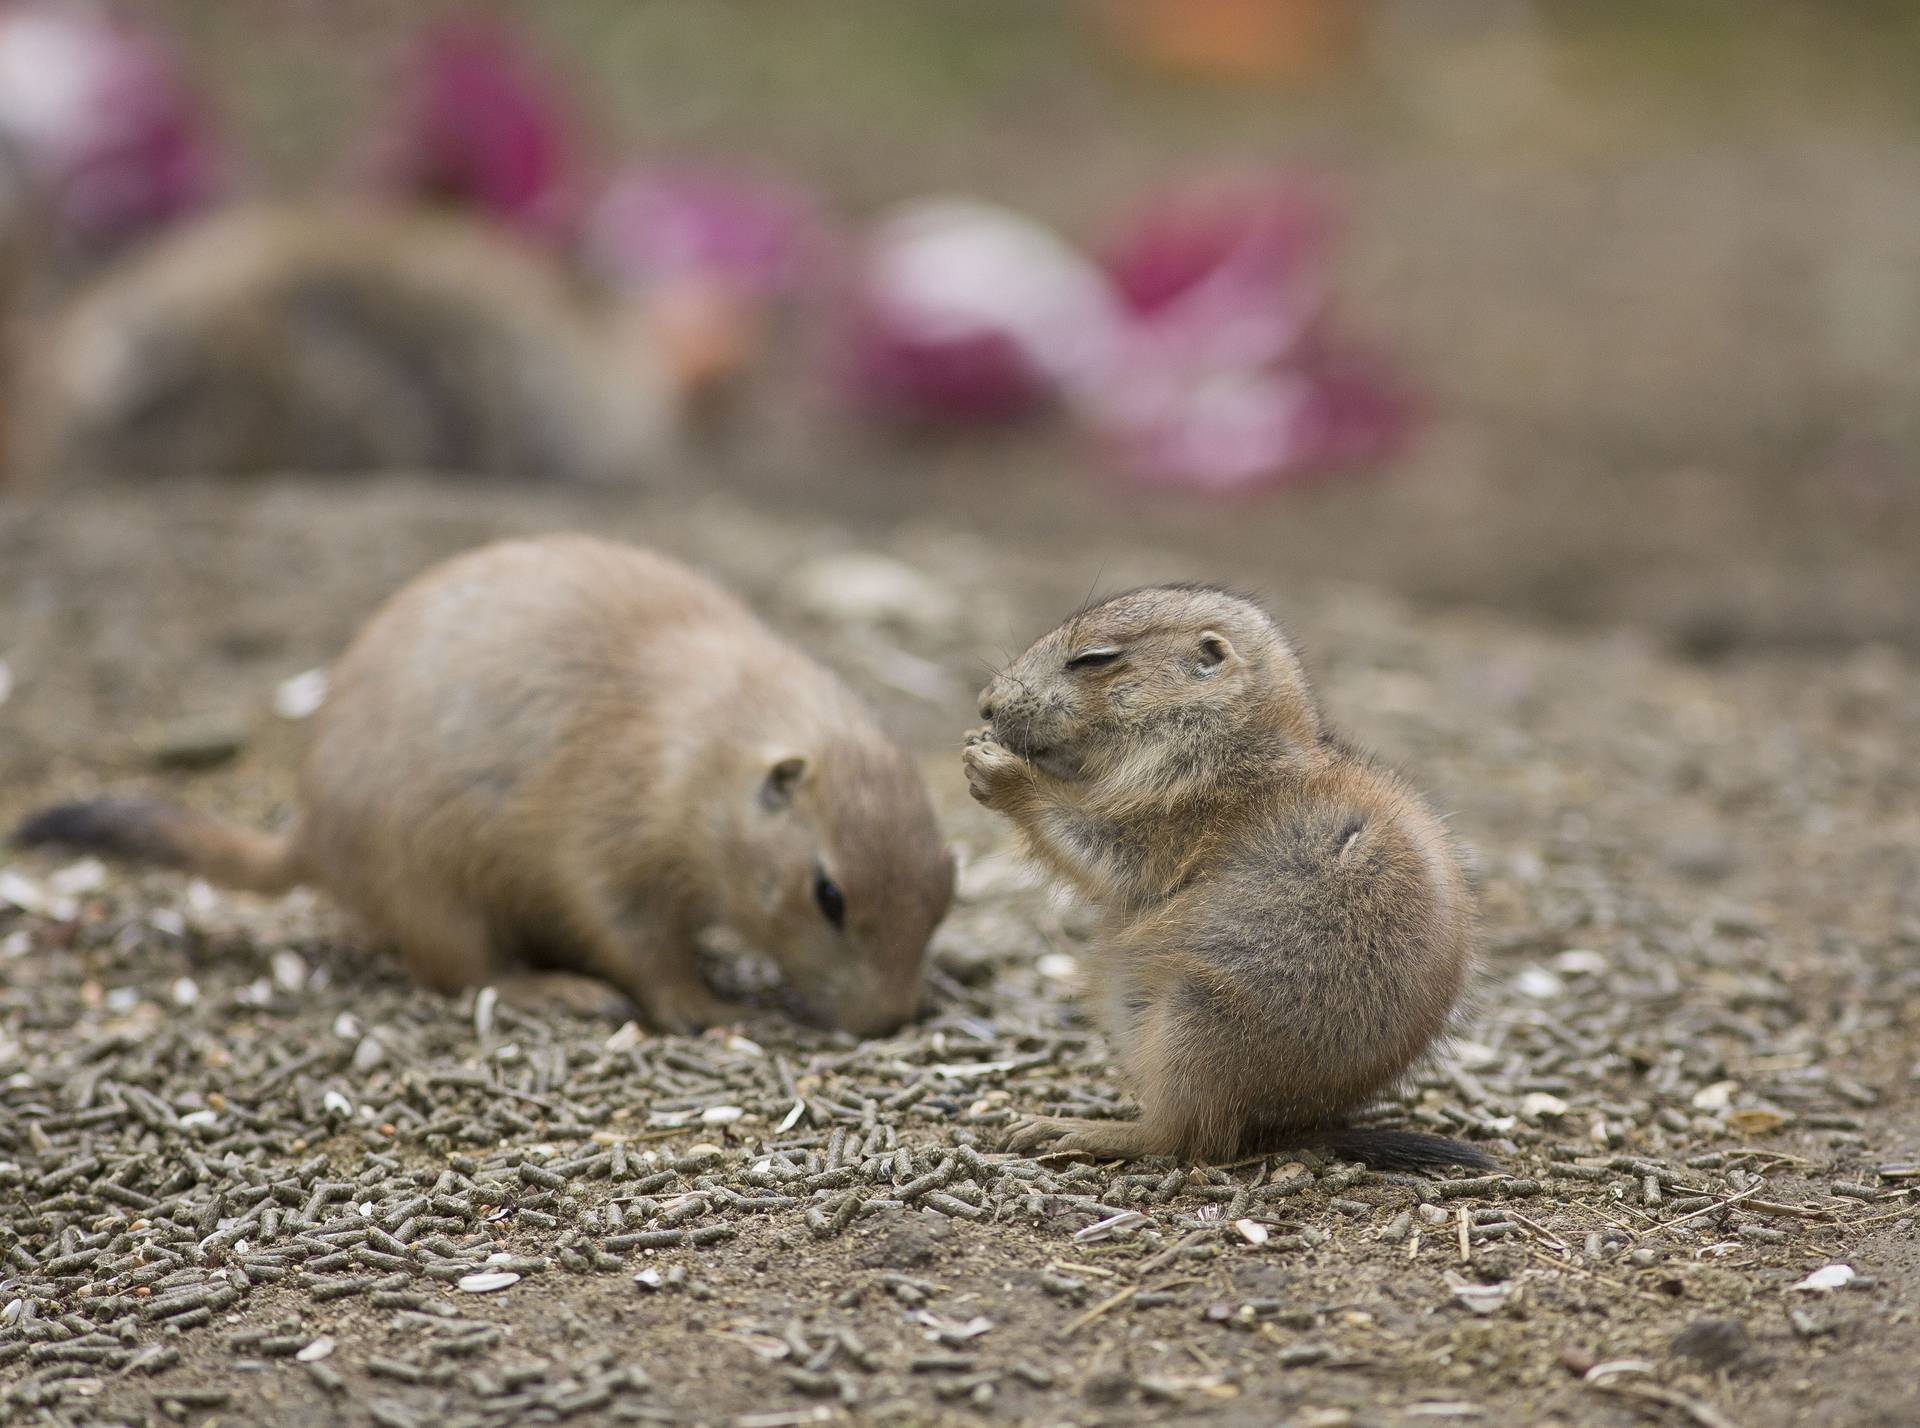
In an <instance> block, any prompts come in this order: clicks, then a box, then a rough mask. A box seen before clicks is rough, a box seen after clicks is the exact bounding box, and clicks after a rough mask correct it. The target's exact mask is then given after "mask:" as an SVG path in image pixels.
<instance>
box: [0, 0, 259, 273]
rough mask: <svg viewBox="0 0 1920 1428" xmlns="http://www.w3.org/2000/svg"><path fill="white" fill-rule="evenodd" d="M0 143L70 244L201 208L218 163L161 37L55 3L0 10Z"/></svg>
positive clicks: (108, 239)
mask: <svg viewBox="0 0 1920 1428" xmlns="http://www.w3.org/2000/svg"><path fill="white" fill-rule="evenodd" d="M0 140H4V141H5V142H7V143H8V144H10V145H12V146H13V147H15V148H17V149H18V151H19V152H20V153H21V154H22V155H23V157H24V160H25V164H26V167H27V169H28V171H29V172H30V173H31V175H32V176H33V182H34V183H35V185H36V187H37V188H39V189H40V190H41V191H42V192H43V193H44V195H45V201H46V203H47V206H48V209H49V211H50V213H51V214H52V218H53V225H54V232H55V237H56V239H57V240H58V241H59V242H61V243H62V244H63V245H66V246H71V247H78V248H92V249H98V248H103V247H111V246H114V245H116V244H118V243H120V242H123V241H126V240H128V239H130V238H133V237H136V236H138V235H140V234H143V233H145V232H148V231H150V230H152V229H154V228H157V227H159V226H161V225H163V224H165V223H167V222H169V221H171V220H173V219H175V218H178V217H180V216H181V215H183V214H186V213H191V212H193V211H195V210H198V209H200V208H203V207H205V206H206V205H207V204H208V203H210V202H211V201H212V200H213V199H214V198H215V197H216V195H217V194H218V192H219V190H220V188H221V185H222V178H223V174H224V169H225V160H224V155H223V153H222V150H221V147H220V145H219V144H218V142H217V141H216V140H215V139H214V136H213V134H212V131H211V129H210V128H209V127H208V125H207V123H206V121H205V120H204V118H203V117H202V114H201V111H200V106H199V104H198V102H197V101H196V100H195V98H194V97H193V95H192V94H191V93H190V92H189V91H188V88H187V85H186V82H185V79H184V78H183V77H182V75H181V74H180V72H179V68H178V66H177V64H176V63H175V61H174V58H173V55H172V53H171V52H170V51H169V50H168V48H167V47H166V45H165V44H164V43H162V42H161V40H160V39H159V38H158V37H157V36H154V35H152V34H149V33H147V32H145V31H141V30H137V29H134V28H133V27H131V26H128V25H123V24H119V23H116V22H112V21H109V20H106V19H104V18H100V17H98V16H96V15H94V14H92V13H91V12H90V11H85V10H79V9H74V8H67V7H63V6H55V5H46V4H16V5H8V6H5V7H0Z"/></svg>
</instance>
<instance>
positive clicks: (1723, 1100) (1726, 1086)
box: [1693, 1081, 1740, 1111]
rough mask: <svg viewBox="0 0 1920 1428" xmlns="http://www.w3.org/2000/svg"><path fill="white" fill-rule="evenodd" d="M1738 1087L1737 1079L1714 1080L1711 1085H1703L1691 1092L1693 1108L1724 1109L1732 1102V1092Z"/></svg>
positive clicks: (1701, 1109) (1706, 1109) (1703, 1109)
mask: <svg viewBox="0 0 1920 1428" xmlns="http://www.w3.org/2000/svg"><path fill="white" fill-rule="evenodd" d="M1739 1089H1740V1083H1739V1082H1738V1081H1715V1082H1714V1083H1713V1084H1712V1085H1711V1086H1703V1087H1701V1088H1700V1089H1699V1090H1698V1091H1696V1092H1694V1094H1693V1108H1694V1109H1695V1110H1696V1111H1724V1110H1725V1109H1726V1108H1727V1107H1728V1106H1730V1105H1732V1104H1733V1093H1734V1092H1735V1091H1738V1090H1739Z"/></svg>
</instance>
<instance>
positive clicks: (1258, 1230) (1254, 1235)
mask: <svg viewBox="0 0 1920 1428" xmlns="http://www.w3.org/2000/svg"><path fill="white" fill-rule="evenodd" d="M1233 1227H1234V1229H1235V1230H1237V1231H1238V1232H1239V1234H1240V1238H1241V1239H1243V1240H1245V1241H1246V1242H1247V1243H1248V1244H1250V1245H1263V1244H1265V1243H1266V1242H1267V1227H1266V1226H1265V1225H1263V1224H1261V1223H1260V1222H1259V1221H1258V1220H1235V1221H1234V1222H1233Z"/></svg>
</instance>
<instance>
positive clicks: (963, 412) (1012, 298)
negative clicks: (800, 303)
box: [850, 199, 1119, 422]
mask: <svg viewBox="0 0 1920 1428" xmlns="http://www.w3.org/2000/svg"><path fill="white" fill-rule="evenodd" d="M1118 320H1119V313H1118V310H1117V305H1116V303H1115V300H1114V296H1113V292H1112V288H1111V286H1110V285H1109V284H1108V282H1107V281H1106V278H1105V276H1104V274H1102V273H1101V272H1100V270H1099V269H1098V267H1096V266H1095V265H1094V264H1093V263H1091V262H1090V261H1089V260H1087V259H1086V258H1085V257H1083V256H1082V255H1081V254H1079V253H1077V252H1075V251H1074V250H1073V249H1072V248H1071V247H1069V246H1068V245H1067V244H1066V243H1064V242H1063V241H1061V240H1060V239H1059V238H1058V237H1056V236H1055V235H1054V234H1052V233H1051V232H1049V231H1048V230H1046V229H1045V228H1042V227H1040V226H1039V225H1038V224H1035V223H1033V222H1031V221H1029V220H1027V219H1025V218H1022V217H1020V216H1019V215H1017V214H1014V213H1011V212H1008V211H1007V210H1005V209H1001V208H996V207H993V206H991V205H988V204H984V203H976V202H971V201H967V200H960V199H934V200H927V201H923V202H920V203H916V204H912V205H909V206H908V207H906V208H903V209H901V210H898V211H897V212H895V213H894V214H893V215H892V216H890V217H889V218H887V219H886V220H885V221H883V222H882V223H881V225H880V226H879V228H878V229H877V230H876V231H875V233H874V235H873V237H872V239H871V241H870V242H869V243H868V245H867V247H866V250H865V252H864V255H863V258H862V262H861V267H860V271H859V274H858V290H857V293H856V296H855V300H854V311H853V316H852V320H851V333H850V336H851V340H852V345H853V378H854V381H855V383H856V384H857V387H858V389H859V393H860V395H861V396H862V397H864V398H865V399H866V400H867V401H868V402H870V403H872V404H874V405H875V406H878V407H880V408H883V409H887V410H890V411H892V412H893V413H895V414H897V415H902V416H909V417H916V418H923V419H936V420H951V421H962V422H967V421H988V420H997V419H1004V418H1006V417H1010V416H1014V415H1017V414H1020V413H1022V412H1025V411H1028V410H1030V409H1033V408H1035V407H1037V406H1039V405H1041V404H1043V403H1045V402H1047V401H1049V400H1052V399H1053V398H1054V397H1055V396H1056V395H1058V393H1059V392H1060V391H1061V390H1062V389H1063V388H1068V387H1074V386H1078V385H1081V384H1083V383H1086V382H1089V381H1091V380H1092V378H1093V376H1094V374H1095V373H1097V372H1098V371H1099V370H1100V369H1102V368H1103V367H1104V366H1105V365H1106V363H1107V362H1108V361H1109V359H1110V354H1111V351H1112V345H1113V340H1114V335H1115V332H1116V329H1117V324H1118Z"/></svg>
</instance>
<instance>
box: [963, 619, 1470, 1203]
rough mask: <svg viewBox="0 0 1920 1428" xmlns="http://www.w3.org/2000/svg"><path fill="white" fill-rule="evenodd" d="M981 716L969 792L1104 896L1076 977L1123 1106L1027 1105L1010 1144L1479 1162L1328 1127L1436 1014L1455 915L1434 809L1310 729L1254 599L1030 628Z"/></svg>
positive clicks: (1094, 895) (1291, 666)
mask: <svg viewBox="0 0 1920 1428" xmlns="http://www.w3.org/2000/svg"><path fill="white" fill-rule="evenodd" d="M980 713H981V715H982V716H983V717H984V718H986V719H987V720H988V721H989V722H988V724H987V726H986V727H985V728H983V729H978V730H976V731H974V732H973V733H971V734H969V735H968V736H967V741H966V746H965V750H964V753H963V758H964V761H965V765H966V774H967V781H968V784H969V786H970V788H971V790H972V793H973V796H974V797H975V798H976V799H978V800H979V801H980V802H981V803H983V804H985V805H986V806H987V807H989V808H992V809H995V810H996V811H998V812H1000V813H1004V814H1005V815H1006V816H1007V817H1008V818H1010V819H1012V820H1013V822H1014V824H1015V825H1016V826H1017V827H1018V828H1019V830H1020V832H1021V834H1022V836H1023V838H1024V840H1025V842H1026V845H1027V847H1028V849H1029V850H1030V852H1031V853H1032V855H1033V856H1034V857H1035V858H1036V859H1037V860H1038V861H1039V862H1040V863H1041V864H1042V865H1043V866H1044V867H1045V868H1046V869H1047V870H1048V871H1049V872H1050V873H1051V874H1053V875H1054V876H1055V877H1057V878H1059V879H1060V880H1061V881H1063V882H1064V883H1066V884H1067V885H1068V886H1069V887H1071V888H1073V889H1074V890H1076V891H1077V892H1079V893H1080V894H1081V895H1082V896H1084V897H1086V898H1087V899H1089V900H1090V901H1091V902H1093V903H1094V904H1095V905H1097V906H1098V907H1099V908H1100V910H1101V911H1102V912H1103V914H1104V917H1103V920H1102V922H1101V924H1100V928H1099V931H1098V933H1097V934H1096V938H1095V943H1094V948H1093V951H1092V953H1091V957H1090V965H1089V966H1088V968H1087V982H1088V985H1089V987H1090V989H1091V991H1092V993H1093V995H1094V996H1095V997H1096V998H1097V1002H1096V1008H1095V1010H1096V1014H1097V1019H1098V1021H1099V1022H1100V1024H1101V1025H1102V1027H1103V1029H1104V1031H1105V1033H1106V1035H1107V1038H1108V1041H1109V1044H1110V1045H1111V1046H1112V1047H1113V1048H1114V1050H1115V1053H1116V1054H1117V1055H1118V1056H1119V1057H1120V1059H1121V1063H1122V1066H1123V1068H1124V1070H1125V1072H1126V1075H1127V1077H1128V1079H1129V1081H1130V1082H1131V1084H1132V1088H1133V1090H1134V1092H1135V1094H1136V1096H1137V1097H1138V1099H1139V1102H1140V1114H1139V1118H1138V1119H1136V1120H1128V1121H1097V1120H1066V1119H1056V1118H1052V1117H1034V1118H1031V1119H1028V1120H1026V1121H1024V1122H1022V1123H1020V1124H1019V1125H1017V1126H1016V1128H1015V1130H1014V1132H1013V1136H1012V1144H1013V1146H1014V1147H1015V1148H1017V1149H1028V1148H1031V1147H1034V1146H1037V1145H1041V1144H1044V1143H1048V1142H1051V1143H1052V1144H1053V1145H1054V1146H1055V1147H1056V1148H1059V1149H1063V1150H1078V1151H1084V1152H1087V1153H1089V1154H1092V1155H1096V1156H1112V1157H1123V1158H1131V1157H1137V1156H1147V1155H1173V1156H1181V1157H1186V1158H1190V1159H1201V1160H1225V1159H1232V1158H1234V1157H1236V1156H1239V1155H1243V1154H1248V1153H1254V1152H1258V1151H1261V1150H1268V1149H1278V1148H1281V1147H1283V1146H1288V1145H1299V1146H1305V1145H1319V1146H1323V1147H1326V1148H1329V1149H1332V1150H1335V1151H1337V1152H1338V1153H1341V1154H1345V1155H1349V1156H1352V1157H1355V1158H1358V1159H1363V1160H1367V1161H1369V1162H1371V1163H1374V1164H1377V1165H1398V1166H1403V1167H1409V1168H1412V1167H1418V1166H1424V1165H1436V1164H1449V1163H1458V1164H1474V1165H1485V1164H1490V1163H1491V1162H1489V1161H1487V1159H1486V1157H1485V1156H1484V1155H1482V1154H1481V1153H1480V1152H1479V1151H1478V1150H1476V1149H1474V1148H1473V1147H1471V1146H1466V1145H1462V1144H1460V1143H1459V1142H1456V1141H1450V1140H1446V1139H1444V1138H1442V1137H1439V1136H1430V1135H1420V1134H1416V1133H1411V1132H1391V1131H1380V1132H1367V1131H1354V1130H1343V1129H1342V1125H1343V1118H1344V1117H1345V1116H1347V1115H1348V1114H1349V1113H1351V1112H1352V1111H1354V1110H1356V1109H1358V1108H1359V1107H1361V1106H1362V1105H1364V1104H1366V1103H1367V1102H1368V1101H1369V1100H1370V1099H1371V1098H1372V1097H1373V1096H1375V1095H1376V1094H1378V1093H1379V1092H1380V1091H1382V1090H1384V1089H1386V1088H1387V1087H1389V1086H1391V1085H1392V1084H1393V1083H1394V1082H1395V1081H1397V1080H1398V1079H1399V1078H1400V1077H1401V1076H1402V1075H1403V1074H1404V1073H1405V1072H1406V1071H1407V1070H1408V1068H1409V1067H1411V1066H1412V1065H1413V1064H1414V1062H1415V1061H1416V1060H1417V1059H1418V1058H1419V1057H1420V1056H1421V1054H1422V1053H1423V1052H1425V1051H1426V1049H1427V1048H1428V1047H1429V1046H1430V1045H1431V1044H1432V1043H1433V1041H1434V1039H1435V1038H1436V1037H1437V1036H1439V1035H1440V1034H1441V1032H1442V1031H1443V1030H1444V1029H1445V1027H1446V1025H1447V1021H1448V1017H1449V1013H1450V1012H1451V1010H1452V1008H1453V1005H1454V1002H1455V1001H1456V999H1457V998H1458V997H1459V995H1460V992H1461V988H1462V986H1463V984H1464V983H1465V981H1466V978H1467V975H1468V971H1469V968H1470V966H1471V962H1472V916H1471V911H1470V907H1469V900H1468V894H1467V889H1466V883H1465V879H1464V877H1463V876H1462V873H1461V870H1460V865H1459V862H1458V860H1457V857H1456V855H1455V852H1454V850H1453V848H1452V846H1451V844H1450V842H1449V840H1448V837H1447V834H1446V831H1445V829H1444V828H1443V827H1442V825H1441V822H1440V819H1439V818H1438V817H1437V816H1436V815H1435V814H1434V812H1433V810H1432V809H1430V808H1429V807H1428V806H1427V805H1426V804H1425V803H1424V802H1423V801H1422V800H1421V799H1420V797H1419V796H1418V795H1417V794H1416V793H1414V791H1413V790H1412V789H1411V788H1410V787H1408V785H1407V784H1406V783H1404V782H1403V781H1402V780H1401V779H1400V778H1399V777H1397V776H1396V775H1394V774H1392V773H1390V772H1388V771H1386V770H1385V769H1382V768H1379V767H1377V766H1376V765H1374V764H1372V763H1370V762H1368V761H1366V760H1365V759H1362V758H1360V757H1359V756H1357V755H1355V754H1354V753H1352V752H1351V751H1349V750H1348V749H1347V748H1345V747H1344V746H1343V745H1341V744H1340V743H1339V742H1338V741H1337V740H1336V739H1335V737H1334V736H1333V734H1332V733H1331V732H1329V730H1328V729H1327V727H1326V724H1325V723H1324V721H1323V720H1322V717H1321V713H1320V709H1319V706H1318V704H1317V703H1316V701H1315V699H1314V695H1313V692H1312V690H1311V689H1310V688H1309V687H1308V684H1307V679H1306V675H1305V672H1304V671H1303V669H1302V668H1301V664H1300V660H1299V658H1298V656H1297V655H1296V654H1295V653H1294V650H1293V649H1292V647H1291V646H1290V645H1289V644H1288V642H1287V638H1286V636H1285V635H1284V634H1283V633H1282V632H1281V631H1280V630H1279V628H1278V627H1277V626H1275V624H1274V623H1273V621H1272V620H1271V619H1269V618H1268V617H1267V615H1266V613H1265V612H1264V611H1262V610H1261V609H1260V608H1259V607H1258V606H1257V605H1255V604H1254V603H1253V602H1251V601H1249V600H1245V599H1242V598H1241V597H1239V596H1237V595H1232V594H1229V593H1227V592H1225V591H1222V590H1218V589H1214V588H1211V587H1207V586H1200V585H1169V586H1156V587H1151V588H1147V589H1142V590H1135V591H1132V592H1130V593H1128V594H1124V595H1117V596H1115V597H1114V598H1112V599H1110V600H1107V601H1104V602H1102V603H1100V604H1098V605H1095V606H1093V607H1091V608H1090V609H1087V610H1085V611H1083V612H1082V613H1080V614H1078V615H1075V616H1074V617H1073V618H1072V619H1070V620H1068V621H1067V622H1066V623H1065V624H1063V625H1061V626H1060V627H1059V628H1058V629H1056V630H1054V631H1052V632H1051V633H1049V634H1046V635H1043V636H1042V637H1041V638H1040V639H1039V640H1038V641H1037V642H1035V644H1034V645H1033V647H1032V648H1031V649H1029V650H1027V651H1026V653H1024V654H1022V655H1021V656H1020V657H1019V658H1018V659H1016V660H1015V661H1014V662H1013V663H1012V664H1011V665H1009V666H1008V667H1007V668H1006V670H1005V671H1004V672H1002V673H1001V674H1000V675H999V676H997V677H996V678H995V679H994V680H993V681H992V682H991V683H990V684H988V685H987V687H986V689H985V690H984V691H982V693H981V696H980Z"/></svg>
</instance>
